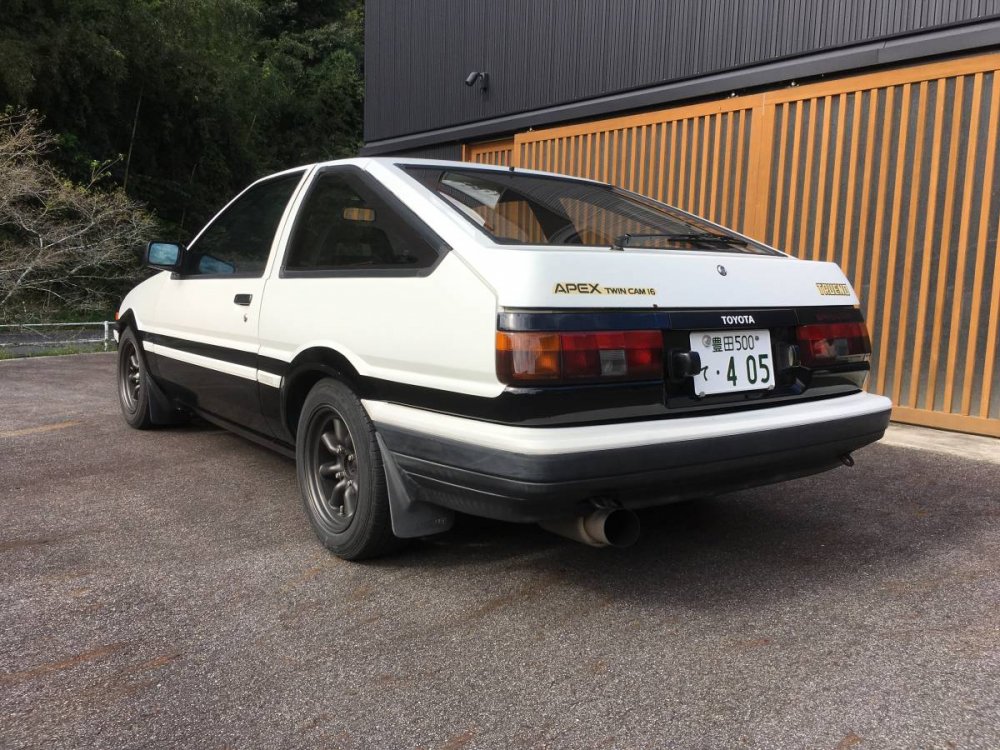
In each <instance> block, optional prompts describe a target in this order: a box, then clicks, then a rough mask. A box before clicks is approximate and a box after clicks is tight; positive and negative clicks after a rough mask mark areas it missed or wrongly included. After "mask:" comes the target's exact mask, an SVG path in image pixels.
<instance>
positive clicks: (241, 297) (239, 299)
mask: <svg viewBox="0 0 1000 750" xmlns="http://www.w3.org/2000/svg"><path fill="white" fill-rule="evenodd" d="M252 299H253V295H252V294H237V295H236V296H235V297H233V302H235V303H236V304H237V305H243V306H244V307H247V306H249V305H250V300H252Z"/></svg>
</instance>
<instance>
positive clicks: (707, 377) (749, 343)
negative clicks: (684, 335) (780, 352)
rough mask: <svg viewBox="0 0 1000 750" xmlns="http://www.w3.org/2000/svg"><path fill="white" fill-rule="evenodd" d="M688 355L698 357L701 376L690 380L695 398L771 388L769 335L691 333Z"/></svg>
mask: <svg viewBox="0 0 1000 750" xmlns="http://www.w3.org/2000/svg"><path fill="white" fill-rule="evenodd" d="M691 351H693V352H697V353H698V354H699V356H700V357H701V372H700V373H698V374H697V375H695V376H694V392H695V394H696V395H697V396H699V397H701V396H708V395H711V394H716V393H738V392H739V391H762V390H769V389H771V388H774V358H773V357H772V356H771V332H770V331H768V330H766V329H764V330H755V331H694V332H692V333H691Z"/></svg>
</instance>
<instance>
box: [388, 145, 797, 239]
mask: <svg viewBox="0 0 1000 750" xmlns="http://www.w3.org/2000/svg"><path fill="white" fill-rule="evenodd" d="M399 166H400V167H401V168H402V169H404V170H405V171H406V172H407V173H408V174H409V175H410V176H412V177H414V178H415V179H416V180H417V181H418V182H420V183H421V184H422V185H424V187H426V188H427V189H429V190H431V191H432V192H433V193H435V194H436V195H437V196H438V197H440V198H441V199H442V200H443V201H444V203H445V204H447V205H448V206H449V207H450V208H451V209H452V210H454V211H455V212H456V213H458V214H459V215H460V216H462V217H463V218H464V219H465V220H466V221H468V222H470V223H472V224H473V225H474V226H476V227H477V228H478V229H479V230H480V231H482V232H484V233H485V234H486V235H488V236H489V237H490V239H492V240H493V241H494V242H497V243H500V244H505V245H551V246H581V245H582V246H592V247H601V246H603V247H611V248H614V249H616V250H622V249H625V248H628V247H633V248H636V247H641V248H663V249H668V248H669V249H683V250H692V251H700V250H711V251H715V252H719V251H722V252H733V253H748V254H755V255H778V254H779V253H776V252H775V251H774V250H772V249H771V248H769V247H766V246H765V245H761V244H758V243H756V242H753V241H752V240H749V239H747V238H745V237H742V236H740V235H737V234H733V233H732V232H728V231H726V230H725V229H723V228H722V227H719V226H717V225H715V224H712V223H710V222H707V221H704V220H702V219H699V218H698V217H696V216H693V215H691V214H688V213H685V212H683V211H680V210H678V209H675V208H672V207H670V206H667V205H665V204H663V203H658V202H656V201H653V200H650V199H648V198H644V197H643V196H640V195H637V194H635V193H630V192H627V191H624V190H620V189H619V188H616V187H612V186H610V185H604V184H601V183H595V182H589V181H585V180H575V179H572V178H561V177H549V176H545V175H536V174H528V173H524V172H516V171H513V170H511V171H498V170H487V169H476V168H471V167H470V168H467V169H466V168H442V167H432V166H425V165H407V164H401V165H399Z"/></svg>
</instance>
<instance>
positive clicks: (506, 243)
mask: <svg viewBox="0 0 1000 750" xmlns="http://www.w3.org/2000/svg"><path fill="white" fill-rule="evenodd" d="M393 166H394V167H396V168H398V169H399V170H400V171H401V172H403V174H405V175H406V176H407V177H409V178H410V179H411V180H413V181H414V182H416V183H417V184H418V185H420V187H421V188H423V189H424V190H426V191H427V192H428V193H430V194H431V195H433V196H434V198H435V200H437V201H439V202H440V203H442V204H443V205H445V206H448V210H449V211H450V212H451V213H454V214H456V215H457V216H460V217H462V220H463V221H464V222H466V223H467V224H469V226H472V227H474V228H475V229H476V231H477V232H479V233H480V234H482V235H483V236H485V237H486V239H488V240H489V241H490V242H492V243H493V244H495V245H500V246H502V247H532V248H534V247H544V248H545V249H546V250H555V251H559V250H579V249H580V248H604V249H607V247H608V246H607V245H547V244H544V243H541V244H539V243H531V242H522V241H520V240H511V239H505V238H502V237H494V236H493V235H492V234H490V233H489V232H488V231H487V230H486V229H484V228H483V227H482V226H480V225H478V224H476V222H474V221H471V220H469V218H468V217H464V216H462V214H461V212H459V211H456V210H455V207H454V206H452V205H451V204H450V203H448V201H446V200H445V199H444V196H442V195H441V194H440V193H438V192H437V191H436V190H431V189H430V188H429V187H427V185H425V184H424V183H422V182H421V181H420V180H418V179H417V178H416V177H414V176H413V175H412V174H410V171H411V170H417V169H419V170H428V171H430V170H433V171H439V172H450V171H454V172H480V173H482V174H493V175H495V174H505V173H506V174H515V175H521V176H525V177H544V178H546V179H550V180H557V181H560V182H571V183H575V184H578V185H588V186H590V187H594V186H598V187H604V188H609V189H610V190H611V192H613V193H618V194H619V195H624V196H626V197H628V198H631V199H633V200H635V201H637V202H638V203H643V204H645V205H646V206H647V207H648V208H654V209H658V210H659V209H661V207H666V208H668V209H670V210H671V211H676V212H677V213H679V214H681V215H682V216H684V217H687V218H690V219H693V220H694V221H696V222H699V223H702V224H709V225H711V226H713V227H719V228H720V229H722V230H723V231H725V232H727V233H728V234H731V235H733V236H734V237H738V238H740V239H745V240H748V241H749V242H750V243H751V244H752V245H754V246H756V247H759V248H762V249H763V250H764V251H766V252H757V253H754V252H749V253H748V252H746V251H744V250H740V249H738V248H726V247H721V246H720V247H712V248H711V251H712V252H722V253H727V252H728V253H734V254H739V255H746V256H749V257H754V256H756V257H764V258H767V257H787V253H783V252H782V251H780V250H778V249H777V248H774V247H771V246H770V245H768V244H766V243H764V242H761V241H760V240H757V239H754V238H753V237H749V236H747V235H745V234H741V233H740V232H737V231H736V230H735V229H732V228H731V227H727V226H724V225H722V224H716V223H715V222H714V221H712V220H711V219H707V218H705V217H704V216H699V215H698V214H693V213H691V212H690V211H685V210H684V209H682V208H678V207H677V206H672V205H670V204H669V203H664V202H662V201H658V200H656V199H655V198H650V197H649V196H647V195H643V194H642V193H636V192H633V191H632V190H627V189H625V188H621V187H618V186H617V185H612V184H611V183H609V182H601V181H600V180H590V179H587V178H585V177H573V176H572V175H560V174H552V173H551V172H539V171H538V170H534V169H518V168H516V167H501V168H492V169H491V168H489V167H483V166H480V165H478V164H475V163H471V162H470V163H469V166H467V167H466V166H465V165H464V163H463V164H462V165H461V166H456V165H449V166H442V165H438V164H420V163H416V162H406V161H399V162H394V163H393ZM633 249H638V250H642V249H647V250H674V249H677V250H685V249H686V248H643V247H642V246H641V245H636V246H635V247H634V248H633Z"/></svg>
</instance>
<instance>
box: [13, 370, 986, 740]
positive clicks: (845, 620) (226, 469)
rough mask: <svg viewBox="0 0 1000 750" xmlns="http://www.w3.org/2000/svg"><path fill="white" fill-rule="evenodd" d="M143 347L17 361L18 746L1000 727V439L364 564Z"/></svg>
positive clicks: (437, 542)
mask: <svg viewBox="0 0 1000 750" xmlns="http://www.w3.org/2000/svg"><path fill="white" fill-rule="evenodd" d="M114 362H115V360H114V355H113V354H94V355H82V356H76V357H58V358H45V359H32V360H10V361H4V362H0V747H2V748H5V749H6V748H35V747H46V748H48V747H66V748H89V747H95V748H96V747H100V748H117V747H129V748H140V747H141V748H146V747H197V748H284V747H289V748H291V747H324V748H325V747H329V748H416V747H421V748H448V749H449V750H459V749H460V748H521V747H524V748H578V747H579V748H830V750H835V749H836V750H845V749H846V748H940V749H942V750H944V749H951V748H956V749H965V748H970V749H971V748H983V749H996V748H1000V554H998V553H1000V462H996V461H992V460H990V456H991V451H990V446H992V445H1000V443H990V442H989V441H985V440H981V441H979V443H978V444H979V445H980V447H981V448H982V452H981V453H979V454H970V455H977V458H976V459H975V460H972V459H967V458H963V457H961V455H955V454H956V453H958V454H961V451H952V452H951V453H946V452H939V451H935V450H923V449H919V448H913V447H909V446H905V445H898V444H896V445H890V444H881V445H876V446H872V447H870V448H868V449H866V450H864V451H861V452H859V453H857V454H856V455H855V458H856V460H857V465H856V466H855V467H854V468H852V469H847V468H843V469H838V470H837V471H834V472H831V473H828V474H825V475H821V476H818V477H811V478H807V479H801V480H797V481H794V482H790V483H787V484H784V485H779V486H773V487H766V488H761V489H757V490H753V491H747V492H741V493H738V494H733V495H729V496H726V497H719V498H715V499H710V500H703V501H699V502H695V503H685V504H681V505H677V506H672V507H668V508H664V509H660V510H656V511H649V512H646V513H644V514H642V516H641V519H642V522H643V535H642V538H641V539H640V541H639V542H638V544H636V545H635V546H634V547H631V548H629V549H625V550H595V549H591V548H588V547H584V546H582V545H579V544H577V543H574V542H571V541H569V540H565V539H562V538H560V537H556V536H552V535H550V534H548V533H546V532H545V531H542V530H541V529H538V528H536V527H532V526H517V525H513V524H504V523H499V522H493V521H483V520H477V519H466V518H463V519H461V520H460V522H459V523H458V524H457V525H456V528H455V529H454V530H452V531H451V532H449V533H448V534H446V535H444V536H441V537H438V538H435V539H430V540H424V541H420V542H417V543H415V544H413V545H411V546H410V547H409V548H408V549H407V550H406V551H404V552H403V553H402V554H399V555H397V556H395V557H392V558H389V559H384V560H378V561H374V562H367V563H347V562H342V561H339V560H338V559H337V558H335V557H332V556H331V555H329V554H327V552H326V551H325V550H324V549H323V548H322V547H321V546H320V545H319V544H318V543H317V542H316V541H315V539H314V537H313V535H312V532H311V530H310V529H309V525H308V523H307V521H306V519H305V516H304V514H303V511H302V509H301V507H300V504H299V502H300V501H299V498H298V492H297V488H296V484H295V473H294V466H293V464H292V462H290V461H288V460H287V459H284V458H282V457H280V456H278V455H275V454H272V453H270V452H268V451H267V450H265V449H263V448H260V447H257V446H255V445H253V444H251V443H248V442H246V441H244V440H242V439H240V438H238V437H235V436H233V435H230V434H228V433H226V432H223V431H220V430H218V429H216V428H214V427H211V426H208V425H204V424H195V425H192V426H188V427H184V428H179V429H162V430H154V431H149V432H137V431H133V430H130V429H129V428H128V427H127V426H126V425H125V424H124V422H123V421H122V419H121V417H120V415H119V412H118V406H117V403H116V400H115V392H114V383H113V373H114ZM897 442H898V441H897Z"/></svg>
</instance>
